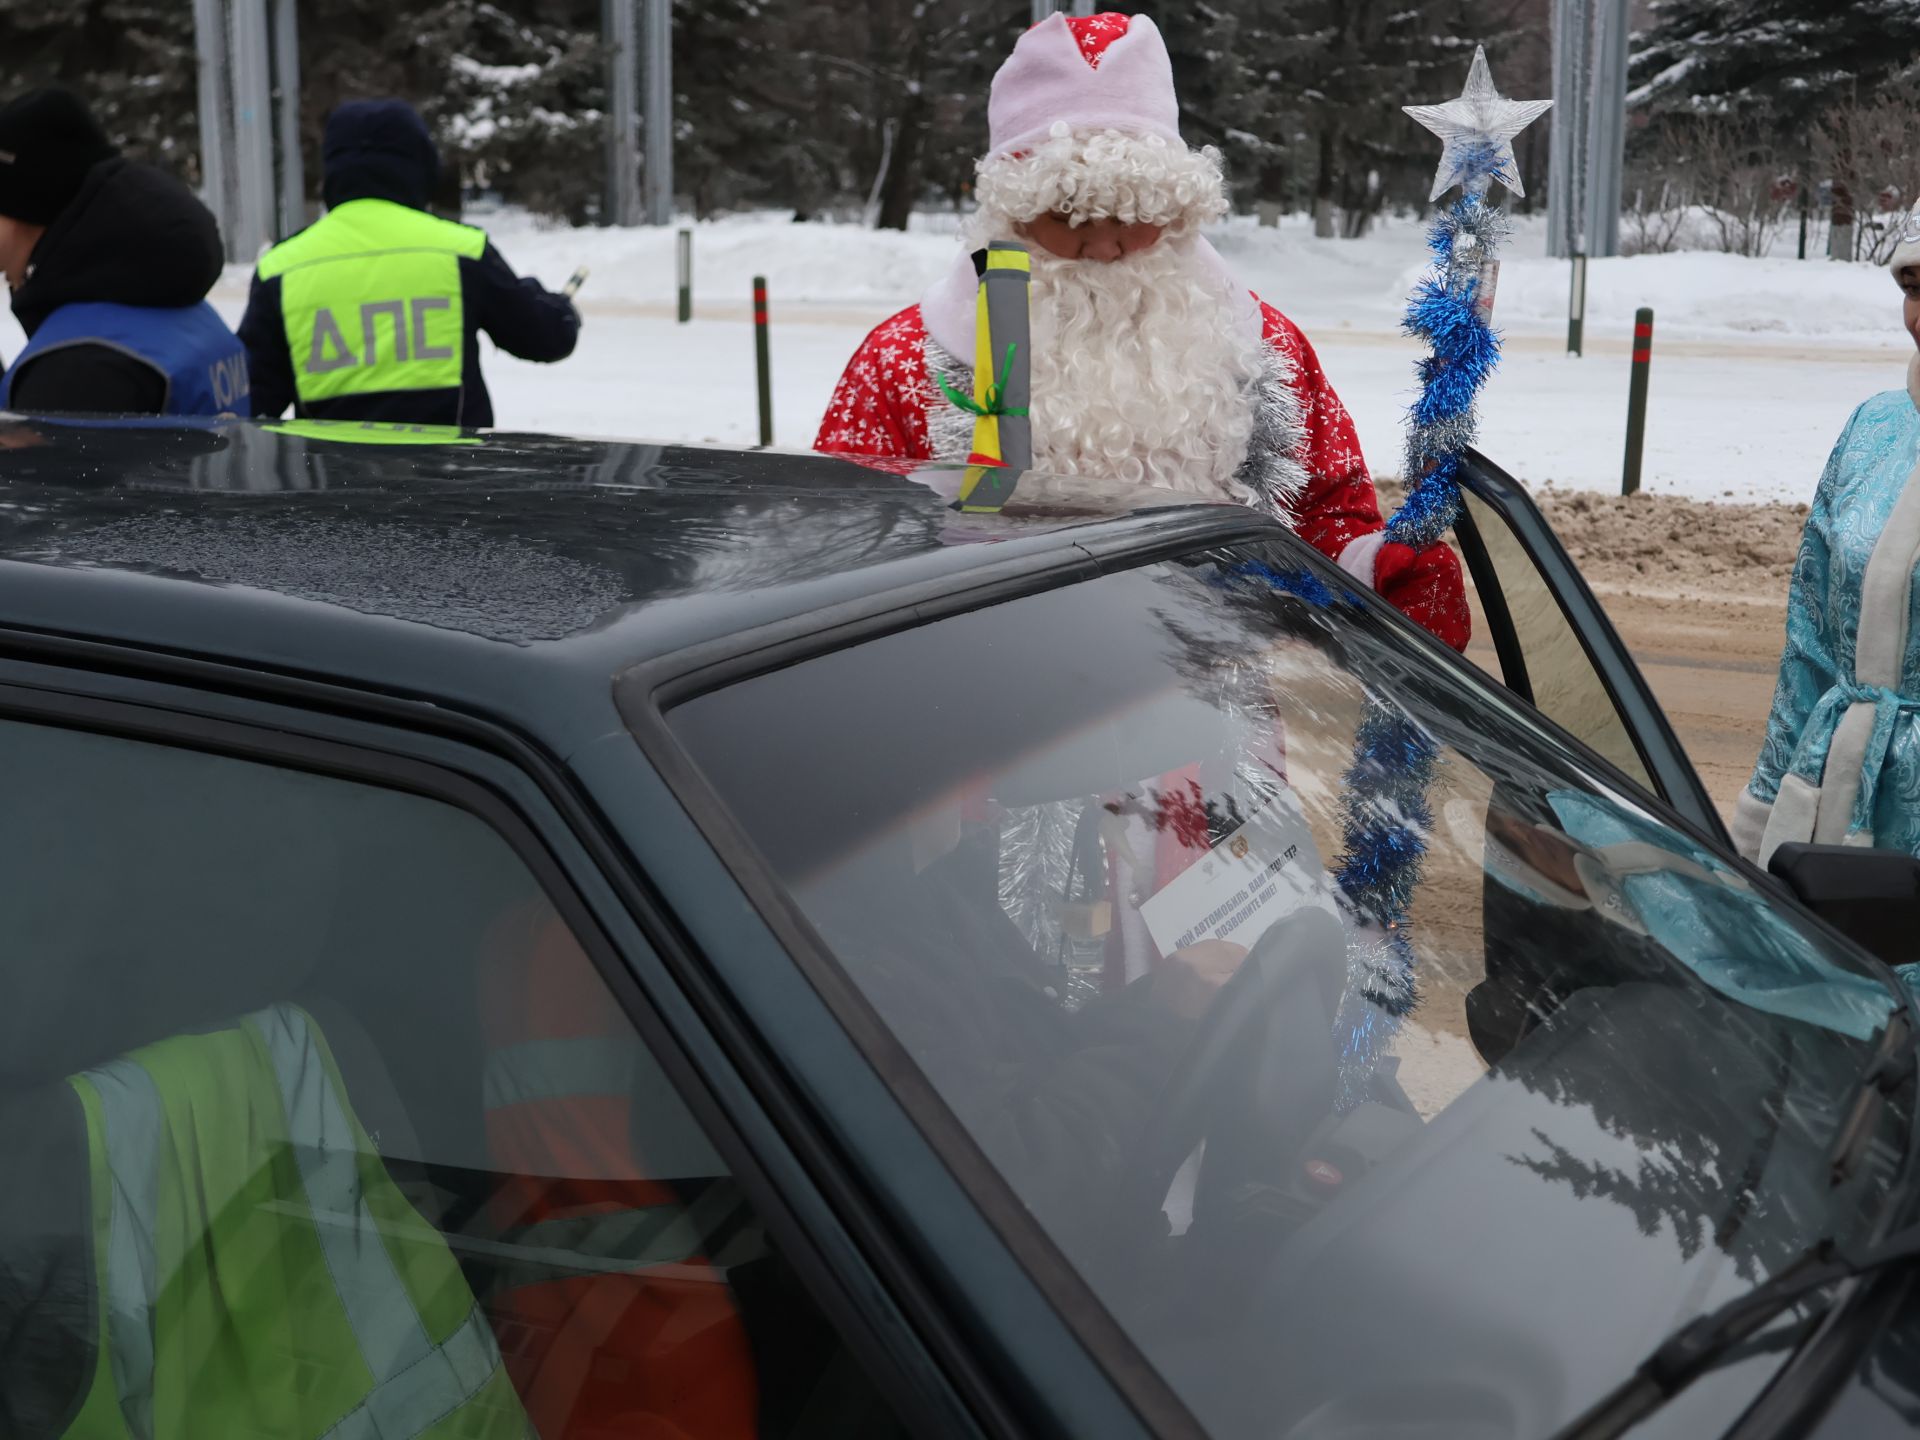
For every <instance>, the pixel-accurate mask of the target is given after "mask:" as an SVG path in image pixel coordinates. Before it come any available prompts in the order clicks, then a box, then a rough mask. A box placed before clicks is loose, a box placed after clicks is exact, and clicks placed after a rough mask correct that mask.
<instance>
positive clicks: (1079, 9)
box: [1073, 0, 1093, 18]
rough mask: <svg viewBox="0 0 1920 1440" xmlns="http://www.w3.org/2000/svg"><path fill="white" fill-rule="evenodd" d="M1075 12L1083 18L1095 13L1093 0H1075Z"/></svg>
mask: <svg viewBox="0 0 1920 1440" xmlns="http://www.w3.org/2000/svg"><path fill="white" fill-rule="evenodd" d="M1073 13H1074V14H1075V15H1078V16H1081V17H1082V18H1085V17H1086V16H1089V15H1091V14H1093V0H1073Z"/></svg>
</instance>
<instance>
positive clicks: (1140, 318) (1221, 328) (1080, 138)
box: [814, 14, 1469, 649]
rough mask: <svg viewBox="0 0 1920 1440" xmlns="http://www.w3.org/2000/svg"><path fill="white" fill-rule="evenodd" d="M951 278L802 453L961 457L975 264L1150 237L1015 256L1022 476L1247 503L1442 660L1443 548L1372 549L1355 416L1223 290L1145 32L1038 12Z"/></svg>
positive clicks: (1455, 624) (1457, 640)
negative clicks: (1024, 411)
mask: <svg viewBox="0 0 1920 1440" xmlns="http://www.w3.org/2000/svg"><path fill="white" fill-rule="evenodd" d="M988 121H989V125H990V128H991V132H992V133H991V148H990V150H989V152H988V154H987V155H986V157H985V158H984V159H983V160H981V161H980V164H979V175H978V182H977V185H976V188H975V196H976V199H977V200H978V202H979V205H978V211H977V213H976V214H975V215H974V217H973V219H972V221H971V223H970V226H969V233H968V235H967V237H966V244H965V245H964V246H963V248H962V250H961V252H960V253H959V254H958V255H957V256H956V257H955V262H954V265H953V268H952V269H951V270H950V271H949V272H948V273H947V274H946V275H945V276H944V277H943V278H942V279H941V280H939V281H938V282H936V283H935V284H934V285H933V287H932V288H931V289H929V290H928V291H927V293H926V294H925V295H924V296H923V297H922V298H921V300H920V302H919V303H918V304H917V305H913V306H910V307H909V308H907V309H905V310H903V311H901V312H900V313H899V314H897V315H895V316H893V317H892V318H891V319H889V320H887V321H886V322H884V323H883V324H881V325H880V326H879V327H878V328H877V329H875V330H874V331H873V333H872V334H871V335H869V336H868V337H867V339H866V341H865V343H864V344H862V345H861V347H860V349H859V351H858V352H857V353H856V354H855V355H854V357H853V359H852V361H851V362H849V364H848V365H847V369H846V373H845V374H844V375H842V377H841V379H840V384H839V386H838V388H837V389H836V390H835V392H834V396H833V400H832V402H831V404H830V405H829V406H828V408H827V414H826V418H825V419H824V421H823V422H822V423H821V426H820V433H819V436H818V438H817V439H816V440H815V441H814V448H815V449H818V450H824V451H829V452H832V453H836V454H849V455H870V456H883V457H888V458H892V459H905V460H936V459H937V460H964V459H965V458H966V456H967V453H968V451H969V449H970V444H971V440H972V433H973V416H972V415H971V414H969V413H968V412H967V411H966V410H964V409H962V408H961V407H959V406H957V405H955V404H954V403H953V402H952V400H951V399H949V398H948V394H947V391H948V390H951V392H952V393H954V394H957V395H963V396H964V395H968V394H970V393H971V391H972V386H973V380H972V373H971V370H970V369H969V367H968V366H967V364H966V363H965V362H964V361H963V360H962V359H961V357H962V356H967V355H971V354H972V353H973V345H974V309H975V287H976V283H977V281H976V276H975V272H974V267H973V263H972V260H971V258H970V257H971V252H972V251H973V250H975V249H977V248H979V247H980V246H982V245H985V244H987V243H989V242H990V241H995V240H1019V241H1022V242H1023V243H1030V241H1028V238H1027V236H1026V233H1025V231H1026V227H1027V226H1029V225H1031V224H1033V223H1034V222H1036V221H1040V220H1042V219H1043V218H1046V217H1054V218H1056V219H1062V220H1071V221H1072V222H1073V224H1074V225H1076V226H1078V225H1082V224H1085V223H1087V222H1090V221H1098V220H1103V219H1112V220H1117V221H1119V222H1121V223H1122V224H1124V225H1127V226H1141V227H1147V226H1151V227H1156V228H1157V229H1158V230H1159V238H1158V239H1157V240H1155V241H1152V242H1150V243H1148V244H1146V245H1145V246H1144V248H1139V249H1134V250H1132V251H1131V253H1127V254H1125V255H1123V256H1122V257H1121V258H1118V259H1112V260H1098V259H1062V258H1060V257H1058V256H1056V255H1054V254H1052V253H1050V252H1049V251H1048V250H1047V249H1046V248H1045V247H1043V246H1039V245H1032V246H1031V248H1032V250H1033V286H1032V304H1033V356H1032V359H1033V377H1032V378H1033V398H1032V405H1031V417H1032V424H1033V437H1034V464H1035V466H1036V467H1037V468H1039V469H1041V470H1046V471H1052V472H1055V473H1059V474H1070V475H1087V476H1096V477H1100V478H1104V479H1109V480H1112V481H1114V482H1115V483H1116V484H1121V485H1148V486H1156V487H1159V488H1163V489H1169V490H1180V491H1186V492H1188V493H1192V494H1198V495H1205V496H1210V497H1214V498H1219V497H1226V498H1230V499H1234V500H1238V501H1241V502H1243V503H1246V504H1250V505H1255V506H1258V507H1260V508H1262V509H1264V510H1266V511H1267V512H1268V513H1270V514H1272V515H1273V516H1275V517H1276V518H1277V519H1279V520H1281V521H1282V522H1283V523H1285V524H1287V525H1288V526H1289V527H1291V528H1292V529H1293V530H1294V531H1295V532H1296V533H1297V534H1299V535H1300V537H1301V538H1302V539H1304V540H1306V541H1307V542H1308V543H1310V544H1312V545H1313V546H1314V547H1315V548H1316V549H1318V550H1319V551H1321V553H1323V554H1325V555H1328V556H1330V557H1332V558H1333V559H1334V560H1335V561H1337V562H1338V563H1339V565H1340V566H1341V568H1342V569H1344V570H1346V571H1347V572H1348V573H1349V574H1351V575H1353V576H1355V577H1356V578H1357V579H1359V580H1361V581H1362V582H1364V583H1366V584H1369V585H1372V586H1374V587H1375V588H1376V589H1377V590H1379V592H1380V593H1381V594H1382V595H1383V596H1385V597H1386V598H1387V599H1388V600H1389V601H1390V602H1391V603H1392V604H1394V605H1395V606H1397V607H1398V608H1399V609H1400V610H1401V611H1402V612H1403V613H1405V614H1406V615H1408V616H1410V617H1411V618H1413V619H1414V620H1416V621H1418V622H1419V623H1420V624H1422V625H1424V626H1425V627H1426V628H1427V629H1428V630H1430V631H1432V632H1433V633H1434V634H1435V635H1437V636H1439V637H1440V638H1441V639H1442V640H1444V641H1446V642H1447V643H1448V644H1450V645H1452V646H1454V647H1455V648H1456V649H1462V648H1464V647H1465V645H1466V643H1467V636H1468V627H1469V619H1468V611H1467V603H1466V597H1465V593H1464V591H1463V588H1462V585H1461V579H1460V567H1459V564H1458V562H1457V561H1456V560H1455V558H1454V555H1453V552H1452V551H1451V550H1449V549H1448V548H1447V547H1446V546H1445V545H1442V544H1436V545H1433V546H1431V547H1429V548H1428V549H1426V550H1423V551H1418V552H1416V551H1414V550H1412V549H1411V548H1409V547H1407V546H1405V545H1400V544H1396V543H1392V542H1388V541H1387V540H1386V539H1385V537H1384V533H1383V525H1382V521H1381V518H1380V507H1379V502H1378V499H1377V498H1376V496H1375V494H1374V489H1373V480H1372V478H1371V477H1370V476H1369V475H1368V473H1367V465H1366V461H1365V459H1364V458H1363V457H1362V456H1361V453H1360V443H1359V440H1358V437H1357V436H1356V435H1355V433H1354V428H1353V420H1352V418H1351V417H1350V416H1349V415H1348V414H1347V410H1346V407H1345V406H1344V405H1342V404H1341V403H1340V397H1339V396H1338V395H1336V394H1334V392H1333V387H1332V386H1331V385H1329V384H1328V383H1327V377H1326V374H1325V372H1324V371H1323V370H1322V369H1321V368H1320V361H1319V358H1318V357H1317V356H1316V355H1315V354H1314V352H1313V347H1312V346H1311V345H1310V344H1308V343H1307V338H1306V336H1304V335H1303V334H1301V332H1300V330H1299V329H1298V327H1296V326H1295V325H1294V324H1293V322H1292V321H1290V320H1288V319H1287V318H1286V317H1285V316H1284V315H1282V314H1281V313H1280V312H1279V311H1278V310H1275V309H1274V308H1273V307H1272V306H1271V305H1267V304H1265V303H1263V302H1262V301H1261V300H1260V299H1259V298H1258V297H1257V296H1255V295H1253V294H1252V293H1251V292H1249V291H1248V290H1246V289H1245V288H1244V287H1242V286H1240V285H1239V284H1238V283H1237V282H1235V280H1234V279H1233V277H1232V275H1231V273H1230V272H1229V271H1228V269H1227V266H1226V263H1225V262H1224V261H1223V260H1222V259H1221V257H1220V255H1219V253H1218V252H1217V251H1216V250H1215V249H1214V248H1213V246H1212V245H1210V244H1209V243H1208V242H1207V240H1206V239H1205V238H1204V236H1203V235H1202V234H1201V233H1200V232H1201V227H1203V226H1204V225H1206V224H1208V223H1209V222H1212V221H1215V220H1219V219H1221V218H1222V217H1224V216H1225V215H1226V213H1227V192H1226V183H1225V180H1224V178H1223V176H1222V174H1221V169H1220V157H1219V154H1218V152H1217V151H1215V150H1213V149H1212V148H1211V147H1203V148H1201V149H1198V150H1194V149H1189V148H1188V147H1187V145H1186V144H1185V143H1184V142H1183V141H1182V140H1181V138H1180V130H1179V103H1178V101H1177V99H1176V97H1175V94H1174V88H1173V68H1172V65H1171V64H1170V62H1169V60H1168V58H1167V49H1166V45H1165V43H1164V42H1163V41H1162V40H1161V38H1160V32H1159V30H1158V29H1157V28H1156V27H1155V26H1154V24H1153V22H1152V21H1151V20H1149V19H1147V18H1146V17H1145V16H1142V15H1135V16H1126V15H1118V14H1105V15H1094V16H1090V17H1075V18H1069V17H1067V16H1064V15H1058V14H1056V15H1054V16H1051V17H1050V18H1048V19H1047V20H1045V21H1043V22H1042V23H1041V24H1039V25H1036V26H1034V27H1033V28H1032V29H1031V30H1029V31H1027V33H1026V34H1025V35H1023V36H1022V37H1021V38H1020V40H1019V42H1018V43H1017V44H1016V45H1015V46H1014V48H1013V53H1012V55H1011V56H1010V57H1009V58H1008V60H1007V62H1006V63H1005V64H1004V65H1002V66H1001V67H1000V71H999V73H998V74H997V75H995V76H994V80H993V89H992V92H991V94H990V97H989V101H988Z"/></svg>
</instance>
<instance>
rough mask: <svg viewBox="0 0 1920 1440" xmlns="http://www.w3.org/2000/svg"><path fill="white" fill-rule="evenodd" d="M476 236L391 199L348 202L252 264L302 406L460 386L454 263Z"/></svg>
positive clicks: (475, 249)
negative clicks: (274, 313)
mask: <svg viewBox="0 0 1920 1440" xmlns="http://www.w3.org/2000/svg"><path fill="white" fill-rule="evenodd" d="M486 248H487V237H486V232H484V231H481V230H476V229H474V228H473V227H472V226H471V225H459V224H456V223H454V222H453V221H451V220H442V219H440V218H439V217H438V216H436V215H429V214H427V213H426V212H425V211H423V210H414V209H412V208H410V207H408V206H405V205H397V204H395V203H394V202H393V201H391V200H374V199H365V200H349V201H347V202H346V203H345V204H343V205H337V206H335V207H334V208H333V209H331V210H329V211H328V212H327V213H326V214H325V215H323V216H322V217H321V218H320V219H319V220H317V221H315V222H314V223H313V224H312V225H309V226H308V227H307V228H306V229H305V230H302V231H301V232H300V233H299V234H298V235H295V236H293V237H291V238H290V239H287V240H283V241H282V242H281V243H280V244H278V245H276V246H274V247H273V248H272V249H271V250H269V251H267V253H266V254H265V255H262V256H261V257H260V264H259V267H258V272H259V276H260V278H261V279H262V280H273V279H278V280H279V281H280V316H281V320H282V323H283V325H284V327H285V330H286V337H287V349H288V351H289V354H290V356H291V359H292V361H293V378H294V389H295V391H296V392H297V394H298V395H299V397H300V401H301V403H302V404H303V405H306V404H311V403H312V402H314V401H316V400H333V399H338V398H339V397H341V396H344V395H369V394H374V393H377V392H381V391H390V390H450V389H455V388H457V387H458V386H459V384H460V367H461V350H462V345H463V342H464V339H465V325H466V316H465V314H464V301H463V297H462V292H461V285H460V262H461V260H463V259H465V260H478V259H479V258H480V257H481V255H482V254H483V253H484V252H485V251H486Z"/></svg>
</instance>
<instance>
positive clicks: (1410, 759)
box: [1334, 150, 1506, 1107]
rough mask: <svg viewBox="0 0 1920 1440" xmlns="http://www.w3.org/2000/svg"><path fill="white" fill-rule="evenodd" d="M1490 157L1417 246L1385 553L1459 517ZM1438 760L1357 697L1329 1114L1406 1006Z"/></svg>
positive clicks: (1483, 363)
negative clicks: (1423, 268)
mask: <svg viewBox="0 0 1920 1440" xmlns="http://www.w3.org/2000/svg"><path fill="white" fill-rule="evenodd" d="M1494 164H1495V157H1494V156H1493V153H1492V151H1491V150H1485V151H1484V153H1482V154H1479V155H1477V156H1475V158H1474V161H1473V164H1472V168H1471V171H1470V173H1469V175H1468V179H1467V183H1466V185H1465V186H1464V187H1463V193H1462V194H1461V197H1460V198H1459V199H1458V200H1456V201H1455V202H1454V203H1453V205H1452V206H1451V207H1450V208H1448V209H1447V210H1446V211H1444V212H1443V213H1442V214H1441V215H1440V216H1439V217H1438V218H1437V219H1436V220H1435V221H1434V222H1433V225H1432V227H1431V228H1430V229H1429V230H1428V232H1427V246H1428V248H1429V249H1430V250H1431V251H1432V252H1433V257H1434V260H1435V261H1436V262H1437V264H1438V267H1439V268H1438V270H1437V272H1436V273H1435V274H1432V275H1429V276H1426V277H1425V278H1423V279H1422V280H1421V281H1420V282H1419V284H1417V285H1416V286H1415V287H1414V291H1413V294H1412V296H1411V297H1410V298H1409V300H1408V302H1407V313H1406V317H1405V319H1404V320H1403V321H1402V328H1403V329H1404V330H1405V331H1406V333H1408V334H1409V335H1413V336H1417V337H1419V338H1421V339H1424V340H1425V341H1426V342H1427V346H1428V351H1427V355H1426V357H1425V358H1423V359H1422V360H1421V361H1420V366H1419V375H1420V395H1419V398H1418V399H1416V400H1415V401H1414V402H1413V404H1412V406H1411V407H1409V410H1408V414H1407V459H1406V474H1407V478H1408V481H1409V486H1408V490H1407V494H1406V498H1405V500H1404V501H1402V502H1401V505H1400V508H1399V509H1398V510H1396V511H1394V514H1393V518H1392V519H1391V520H1389V521H1388V522H1387V539H1388V540H1390V541H1396V542H1398V543H1400V544H1402V545H1408V546H1411V547H1412V548H1414V549H1416V550H1420V549H1424V548H1425V547H1427V546H1429V545H1433V544H1436V543H1437V542H1438V541H1439V540H1440V539H1441V537H1442V536H1444V535H1445V534H1446V533H1447V531H1448V530H1449V529H1451V528H1452V527H1453V522H1454V519H1455V517H1456V516H1458V514H1459V513H1460V486H1459V480H1458V476H1459V470H1460V458H1461V455H1462V454H1463V452H1464V451H1465V450H1466V448H1467V446H1468V445H1469V444H1471V443H1472V441H1473V438H1474V433H1475V430H1476V416H1475V414H1474V402H1475V400H1476V399H1477V398H1478V396H1479V394H1480V388H1481V387H1482V386H1483V385H1485V384H1486V382H1487V377H1488V376H1490V375H1492V374H1493V371H1494V369H1495V367H1496V366H1498V365H1499V363H1500V337H1499V336H1498V335H1497V334H1495V333H1494V330H1493V328H1492V326H1491V325H1489V324H1488V323H1487V316H1486V311H1485V310H1484V309H1483V308H1482V307H1481V304H1480V286H1481V283H1482V277H1483V275H1488V274H1491V265H1492V261H1493V259H1494V257H1495V256H1496V255H1497V254H1498V253H1499V248H1500V243H1501V241H1502V240H1504V239H1505V238H1506V218H1505V216H1503V215H1502V214H1501V212H1500V211H1498V210H1495V209H1494V208H1493V207H1492V206H1490V205H1488V204H1487V202H1486V191H1487V180H1486V178H1485V177H1486V176H1488V175H1491V174H1492V173H1493V166H1494ZM1438 756H1439V750H1438V747H1437V746H1436V745H1435V743H1434V741H1433V738H1432V736H1430V735H1428V734H1427V732H1426V731H1425V730H1424V729H1422V728H1421V726H1420V725H1419V724H1418V723H1417V722H1416V721H1414V720H1413V719H1412V718H1411V717H1409V716H1407V715H1405V714H1403V713H1402V712H1401V711H1399V710H1397V709H1395V708H1393V707H1392V706H1390V705H1388V704H1387V703H1386V702H1385V701H1383V700H1382V699H1380V698H1379V697H1377V696H1375V695H1372V694H1369V695H1368V696H1367V701H1366V712H1365V714H1364V715H1363V717H1362V719H1361V723H1360V728H1359V733H1358V734H1357V735H1356V737H1355V739H1354V750H1353V764H1352V765H1351V766H1350V767H1349V768H1348V770H1347V775H1346V798H1345V815H1344V817H1343V820H1344V825H1343V832H1344V833H1343V838H1344V841H1345V846H1346V849H1345V853H1344V854H1343V855H1342V856H1341V859H1340V861H1339V863H1338V864H1337V866H1336V867H1335V870H1334V875H1335V878H1336V880H1337V881H1338V882H1339V886H1340V892H1341V894H1342V896H1343V897H1344V898H1345V900H1346V902H1347V905H1348V907H1349V909H1350V911H1351V914H1352V917H1353V920H1354V922H1355V923H1354V925H1353V928H1352V932H1351V938H1350V939H1349V942H1348V951H1347V973H1348V985H1347V992H1346V996H1345V999H1344V1000H1343V1002H1342V1005H1341V1013H1340V1020H1339V1027H1338V1031H1337V1033H1338V1034H1339V1036H1340V1037H1341V1076H1340V1080H1341V1104H1342V1106H1343V1107H1351V1106H1353V1105H1356V1104H1358V1103H1360V1102H1361V1101H1362V1100H1364V1099H1366V1098H1367V1092H1368V1086H1369V1084H1370V1082H1371V1079H1372V1075H1373V1071H1374V1067H1375V1064H1376V1062H1377V1061H1378V1059H1379V1057H1380V1054H1381V1053H1382V1051H1383V1050H1384V1049H1385V1047H1386V1045H1387V1044H1388V1043H1389V1042H1390V1041H1391V1039H1392V1038H1393V1033H1394V1030H1395V1029H1396V1028H1397V1027H1398V1024H1399V1021H1400V1019H1401V1018H1402V1017H1403V1016H1405V1015H1406V1014H1407V1013H1408V1012H1409V1011H1411V1010H1412V1009H1413V1008H1414V1006H1415V1004H1417V1003H1418V1001H1419V988H1418V986H1417V984H1416V981H1415V975H1414V953H1413V946H1412V942H1411V938H1410V935H1409V925H1408V915H1409V911H1410V909H1411V907H1412V904H1413V895H1414V891H1415V890H1416V889H1417V888H1418V886H1419V883H1420V871H1421V864H1422V861H1423V860H1424V859H1425V857H1426V852H1427V837H1428V835H1429V834H1430V833H1431V831H1432V827H1433V814H1432V811H1431V810H1430V809H1429V808H1428V804H1427V791H1428V788H1429V786H1430V785H1431V784H1432V781H1433V771H1434V765H1435V762H1436V760H1437V759H1438Z"/></svg>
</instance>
